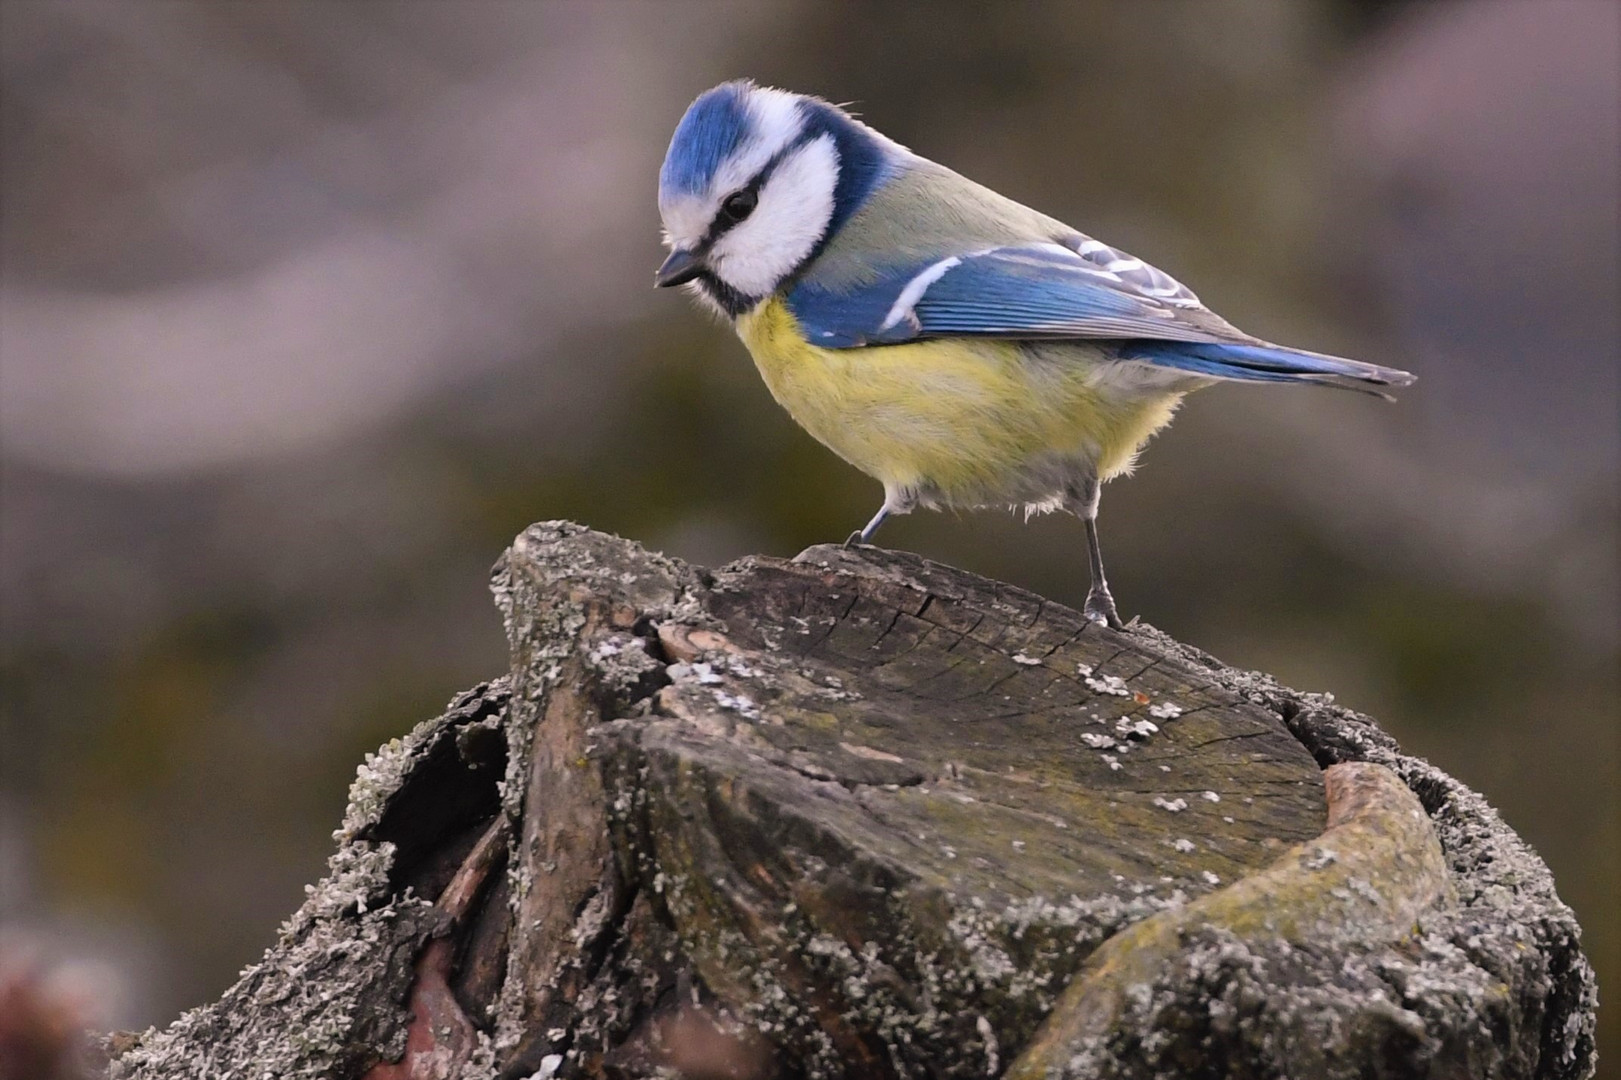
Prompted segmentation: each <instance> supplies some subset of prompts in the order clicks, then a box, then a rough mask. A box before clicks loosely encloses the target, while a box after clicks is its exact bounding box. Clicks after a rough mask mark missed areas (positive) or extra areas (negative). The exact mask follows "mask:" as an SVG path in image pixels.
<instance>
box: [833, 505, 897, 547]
mask: <svg viewBox="0 0 1621 1080" xmlns="http://www.w3.org/2000/svg"><path fill="white" fill-rule="evenodd" d="M887 517H889V502H888V501H887V500H886V501H885V502H884V505H882V506H880V507H879V508H878V512H877V513H876V514H874V515H873V516H872V520H871V521H869V522H867V526H866V528H864V529H862V530H861V531H860V532H853V533H851V534H850V536H849V538H848V539H846V540H845V541H844V546H845V547H849V546H850V545H851V544H865V543H867V542H868V541H869V540H871V539H872V534H873V533H875V532H877V531H878V526H880V525H882V524H883V523H884V519H885V518H887Z"/></svg>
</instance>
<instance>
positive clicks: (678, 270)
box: [653, 248, 704, 289]
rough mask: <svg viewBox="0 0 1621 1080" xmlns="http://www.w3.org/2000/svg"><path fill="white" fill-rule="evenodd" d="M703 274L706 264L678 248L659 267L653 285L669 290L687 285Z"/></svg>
mask: <svg viewBox="0 0 1621 1080" xmlns="http://www.w3.org/2000/svg"><path fill="white" fill-rule="evenodd" d="M703 272H704V264H703V262H702V261H700V260H699V258H698V256H696V255H694V254H693V253H692V252H690V251H682V250H681V249H680V248H676V249H675V250H674V251H672V252H670V257H669V258H668V259H665V260H664V265H663V266H660V267H659V269H658V273H656V274H654V275H653V284H655V285H657V286H658V287H659V288H661V289H667V288H669V287H670V286H671V285H685V284H686V283H687V282H689V281H691V280H692V279H693V278H695V277H697V276H698V275H699V274H701V273H703Z"/></svg>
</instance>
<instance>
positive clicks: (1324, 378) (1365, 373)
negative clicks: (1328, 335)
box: [1120, 341, 1415, 398]
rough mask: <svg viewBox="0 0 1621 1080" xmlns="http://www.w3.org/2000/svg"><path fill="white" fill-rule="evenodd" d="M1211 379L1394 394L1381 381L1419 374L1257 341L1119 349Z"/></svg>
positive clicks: (1403, 381)
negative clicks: (1305, 385)
mask: <svg viewBox="0 0 1621 1080" xmlns="http://www.w3.org/2000/svg"><path fill="white" fill-rule="evenodd" d="M1120 355H1121V356H1122V357H1123V358H1124V359H1127V360H1144V361H1147V362H1148V363H1150V364H1155V365H1157V366H1159V367H1168V368H1175V369H1177V370H1179V371H1187V372H1191V373H1193V374H1196V375H1204V376H1206V377H1208V378H1212V379H1235V380H1239V381H1242V382H1307V383H1319V384H1322V385H1325V386H1337V387H1339V388H1340V389H1342V390H1359V391H1361V392H1363V393H1367V394H1374V395H1376V396H1378V397H1382V398H1389V396H1390V395H1389V394H1386V393H1384V392H1383V391H1380V390H1377V389H1375V387H1380V386H1408V385H1410V384H1411V383H1412V382H1413V381H1414V379H1415V376H1414V375H1412V374H1410V373H1409V372H1406V371H1400V370H1397V369H1396V368H1388V367H1380V366H1379V365H1378V364H1365V363H1363V362H1362V361H1360V360H1347V359H1345V358H1344V357H1339V356H1327V355H1324V354H1323V353H1314V352H1306V351H1305V350H1303V349H1286V348H1283V347H1282V346H1279V345H1267V344H1265V343H1262V342H1256V343H1255V344H1253V345H1241V344H1236V343H1233V344H1229V343H1213V342H1212V343H1206V342H1196V341H1130V342H1127V343H1126V347H1125V348H1124V349H1123V350H1121V354H1120Z"/></svg>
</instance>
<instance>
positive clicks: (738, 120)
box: [659, 79, 753, 195]
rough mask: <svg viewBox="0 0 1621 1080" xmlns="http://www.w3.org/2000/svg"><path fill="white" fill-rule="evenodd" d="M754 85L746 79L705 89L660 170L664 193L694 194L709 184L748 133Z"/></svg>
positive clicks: (677, 132)
mask: <svg viewBox="0 0 1621 1080" xmlns="http://www.w3.org/2000/svg"><path fill="white" fill-rule="evenodd" d="M752 86H753V84H752V83H750V82H748V81H747V80H744V79H739V80H737V81H735V82H729V83H722V84H721V85H719V86H717V87H715V88H714V89H713V90H706V91H704V92H703V93H702V94H700V95H699V96H698V100H697V101H694V102H693V103H692V104H691V105H690V106H689V107H688V108H687V113H686V115H685V116H683V117H682V118H681V123H680V124H678V125H676V129H675V134H674V135H673V136H672V137H671V138H670V149H669V151H668V152H666V154H665V155H664V167H663V168H662V169H660V170H659V192H660V194H663V195H678V194H679V195H692V194H698V193H700V192H703V191H704V190H706V189H707V188H708V187H709V182H710V180H711V179H712V178H713V177H714V175H715V170H717V169H719V168H720V166H721V162H723V161H725V160H726V159H727V158H728V157H729V156H731V154H732V153H733V152H734V151H736V150H737V148H738V145H739V144H740V143H742V141H743V138H744V136H745V135H746V134H748V129H749V116H748V110H747V107H746V106H745V104H744V102H745V98H746V97H747V95H748V92H749V90H750V89H751V87H752Z"/></svg>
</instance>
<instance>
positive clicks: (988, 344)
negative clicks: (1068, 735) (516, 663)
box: [655, 79, 1414, 629]
mask: <svg viewBox="0 0 1621 1080" xmlns="http://www.w3.org/2000/svg"><path fill="white" fill-rule="evenodd" d="M658 209H659V216H660V219H661V221H662V225H663V238H664V243H665V246H666V247H667V249H668V256H667V257H666V258H665V259H664V261H663V264H662V265H660V266H659V268H658V270H657V272H656V275H655V283H656V284H657V285H658V286H660V287H671V286H685V287H686V289H687V290H688V291H689V292H691V293H692V294H693V295H694V296H695V297H696V298H697V299H698V300H699V301H700V302H701V303H702V304H704V305H706V306H708V307H709V308H711V309H713V310H714V311H715V312H717V313H718V314H719V315H720V316H721V317H722V318H724V319H726V320H729V321H730V322H731V323H732V325H733V326H734V328H735V329H736V331H737V333H738V336H739V337H741V338H742V340H743V344H744V345H745V346H746V347H747V349H748V351H749V353H750V355H751V356H752V357H753V359H754V363H755V366H756V367H757V368H758V370H759V373H760V375H761V377H762V378H763V379H764V381H765V384H766V387H767V388H768V389H769V390H770V392H771V395H772V396H773V397H774V398H775V399H776V401H777V402H778V403H779V404H780V405H781V406H782V407H783V408H784V409H786V410H787V412H788V414H789V415H790V416H791V417H792V418H793V419H794V420H795V421H796V422H797V423H798V424H799V425H800V426H801V427H803V428H804V429H805V430H806V431H808V432H809V433H810V434H811V435H812V436H814V437H815V438H816V439H817V440H818V441H820V442H821V443H822V444H823V445H825V446H826V447H827V448H828V449H830V450H832V451H833V452H834V453H835V454H837V455H838V456H839V457H841V458H843V459H844V460H845V461H847V462H849V463H850V464H851V465H853V466H855V467H856V468H857V469H859V470H861V471H862V472H864V473H866V474H867V475H869V476H871V477H873V478H874V479H876V480H878V481H879V483H881V484H882V485H883V490H884V498H883V503H882V504H881V505H880V506H879V508H878V511H877V513H875V514H874V515H873V516H872V519H871V520H870V521H868V522H867V524H866V525H865V526H864V527H862V528H861V529H859V530H857V531H855V532H853V533H851V534H850V537H849V539H848V540H846V542H845V544H846V546H847V547H848V546H849V545H851V544H857V543H859V544H868V543H870V542H871V541H872V539H873V536H874V534H875V533H876V532H877V531H878V529H879V527H880V526H881V525H882V524H883V523H884V521H885V520H886V519H887V518H889V517H891V516H892V515H897V514H905V513H909V512H911V511H912V510H914V509H917V508H920V507H921V508H924V509H948V508H949V509H979V508H986V507H1014V508H1019V507H1022V508H1023V509H1024V510H1025V512H1026V515H1027V516H1028V515H1029V514H1031V513H1037V512H1045V511H1050V510H1066V511H1069V512H1071V513H1073V514H1074V515H1075V516H1077V517H1079V518H1080V519H1081V521H1082V522H1083V524H1084V527H1085V533H1086V547H1087V562H1088V568H1089V571H1090V577H1091V580H1090V586H1089V589H1088V592H1087V597H1086V602H1085V606H1084V609H1083V610H1084V613H1085V615H1086V617H1087V618H1089V619H1091V620H1092V621H1094V622H1096V623H1102V624H1106V625H1107V626H1110V627H1113V628H1115V629H1123V624H1122V622H1121V620H1120V615H1119V609H1118V605H1117V604H1116V603H1115V600H1114V597H1113V594H1112V593H1111V591H1110V589H1109V584H1108V580H1107V578H1106V576H1105V574H1104V568H1103V555H1102V550H1101V546H1100V543H1099V540H1098V528H1097V516H1098V501H1099V495H1100V490H1101V486H1102V484H1103V483H1104V482H1105V481H1107V480H1110V479H1113V478H1115V477H1117V476H1120V475H1122V474H1124V473H1127V472H1129V471H1130V470H1131V469H1132V467H1133V466H1134V464H1135V462H1136V459H1137V455H1138V453H1139V452H1140V451H1141V450H1142V448H1143V446H1144V445H1145V444H1146V443H1147V442H1148V440H1149V439H1150V438H1151V437H1152V436H1153V435H1154V434H1155V433H1156V432H1158V431H1159V430H1160V429H1162V428H1163V427H1164V426H1165V425H1166V424H1167V423H1169V422H1170V420H1171V417H1172V415H1173V414H1174V413H1175V412H1176V409H1177V407H1178V406H1179V405H1180V403H1181V401H1182V399H1183V397H1184V395H1186V394H1187V393H1189V392H1190V391H1193V390H1198V389H1201V388H1203V387H1207V386H1210V385H1213V384H1215V383H1218V382H1248V383H1313V384H1320V385H1327V386H1336V387H1341V388H1347V389H1361V390H1365V391H1368V392H1372V393H1375V394H1378V395H1379V396H1381V397H1388V396H1389V395H1388V394H1387V393H1386V392H1385V391H1383V390H1382V389H1380V388H1382V387H1399V386H1406V385H1408V384H1410V383H1411V382H1413V381H1414V376H1413V375H1411V374H1409V373H1408V372H1405V371H1399V370H1396V369H1394V368H1388V367H1380V366H1378V365H1375V364H1369V363H1363V362H1361V361H1357V360H1347V359H1343V358H1340V357H1337V356H1328V355H1324V354H1321V353H1316V352H1308V351H1305V350H1303V349H1294V348H1288V347H1284V346H1280V345H1275V344H1272V343H1271V342H1267V341H1263V340H1261V339H1260V338H1257V337H1253V336H1251V335H1249V334H1246V333H1244V332H1243V331H1241V330H1239V329H1237V328H1236V327H1234V326H1233V325H1232V324H1231V323H1229V322H1227V321H1226V320H1225V319H1223V318H1222V317H1221V316H1219V315H1217V314H1215V313H1214V312H1213V311H1211V310H1210V309H1209V308H1207V307H1205V306H1204V304H1202V303H1201V302H1200V301H1199V299H1198V297H1197V296H1195V295H1194V294H1193V292H1192V291H1191V290H1190V289H1188V288H1187V286H1185V285H1183V284H1181V283H1180V282H1178V281H1177V280H1175V279H1174V278H1172V277H1171V276H1170V275H1169V274H1167V273H1165V272H1164V271H1162V270H1159V269H1157V268H1156V267H1154V266H1151V265H1149V264H1148V263H1146V262H1144V261H1143V260H1141V259H1139V258H1136V257H1135V256H1132V255H1130V254H1128V253H1126V252H1124V251H1122V250H1120V249H1119V248H1115V247H1111V246H1110V245H1108V244H1106V243H1104V242H1103V241H1101V240H1097V239H1094V238H1093V237H1091V236H1088V235H1086V234H1085V233H1082V232H1080V231H1078V230H1077V229H1074V228H1072V227H1071V226H1069V225H1066V224H1064V223H1063V222H1061V221H1058V220H1056V219H1054V218H1051V217H1048V216H1047V215H1045V214H1042V213H1040V212H1038V211H1036V210H1033V209H1031V208H1029V207H1027V206H1024V205H1023V204H1021V203H1018V202H1015V201H1014V200H1012V199H1010V198H1007V197H1006V196H1003V195H1000V194H998V193H997V192H995V191H993V190H991V189H990V188H988V187H985V186H983V185H980V184H978V183H975V182H974V181H972V180H969V179H968V178H966V177H964V176H962V175H960V174H958V173H956V172H954V171H952V170H951V169H949V168H947V167H946V166H944V165H940V164H937V163H936V162H934V161H931V160H929V159H928V158H925V157H923V156H921V155H919V154H915V153H913V152H912V151H911V150H909V149H907V148H906V147H904V146H902V145H901V144H899V143H897V142H895V141H894V140H892V139H890V138H888V137H886V136H884V135H882V134H880V133H879V132H878V131H877V130H875V129H874V128H872V127H870V126H868V125H867V124H866V123H864V122H863V121H862V120H860V119H858V118H856V117H855V116H854V115H852V114H851V113H850V112H848V111H847V110H846V109H844V108H842V107H840V106H837V105H834V104H831V103H830V102H828V101H826V100H824V99H822V98H819V97H815V96H811V95H805V94H796V93H792V92H789V91H786V90H780V89H775V88H772V87H768V86H762V85H759V84H757V83H755V82H753V81H751V80H747V79H740V80H733V81H730V82H726V83H722V84H721V85H719V86H716V87H714V88H712V89H710V90H707V91H705V92H704V93H702V94H700V95H699V96H698V97H697V99H696V100H694V101H693V102H692V104H691V105H690V106H689V107H688V108H687V110H686V112H685V114H684V115H683V116H682V117H681V119H680V121H679V123H678V124H677V125H676V128H675V133H674V135H673V136H672V138H671V140H670V145H669V149H668V151H667V153H666V154H665V158H664V162H663V165H662V166H661V168H660V170H659V184H658Z"/></svg>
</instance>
